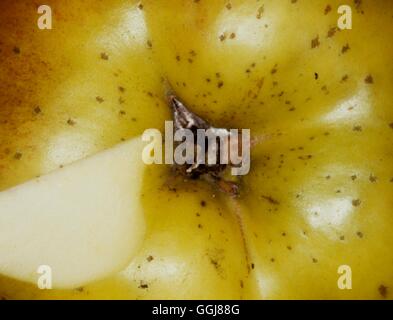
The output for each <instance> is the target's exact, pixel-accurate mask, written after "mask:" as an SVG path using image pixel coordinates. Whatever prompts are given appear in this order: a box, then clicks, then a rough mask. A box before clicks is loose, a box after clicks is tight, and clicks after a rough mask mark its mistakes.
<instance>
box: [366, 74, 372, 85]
mask: <svg viewBox="0 0 393 320" xmlns="http://www.w3.org/2000/svg"><path fill="white" fill-rule="evenodd" d="M364 82H365V83H367V84H372V83H374V79H373V77H372V76H371V74H369V75H368V76H367V77H366V78H365V79H364Z"/></svg>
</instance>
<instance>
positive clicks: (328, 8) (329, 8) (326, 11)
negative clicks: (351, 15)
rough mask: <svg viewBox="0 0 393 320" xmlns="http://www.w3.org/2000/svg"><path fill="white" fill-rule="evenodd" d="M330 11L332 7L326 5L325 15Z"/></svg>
mask: <svg viewBox="0 0 393 320" xmlns="http://www.w3.org/2000/svg"><path fill="white" fill-rule="evenodd" d="M330 11H332V7H331V6H330V4H328V5H327V6H326V8H325V14H328V13H329V12H330Z"/></svg>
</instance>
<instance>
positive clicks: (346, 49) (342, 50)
mask: <svg viewBox="0 0 393 320" xmlns="http://www.w3.org/2000/svg"><path fill="white" fill-rule="evenodd" d="M349 49H350V48H349V44H348V43H347V44H346V45H345V46H343V47H342V49H341V53H345V52H347V51H348V50H349Z"/></svg>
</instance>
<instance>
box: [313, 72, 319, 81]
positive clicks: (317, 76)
mask: <svg viewBox="0 0 393 320" xmlns="http://www.w3.org/2000/svg"><path fill="white" fill-rule="evenodd" d="M318 78H319V75H318V73H316V72H314V79H315V80H318Z"/></svg>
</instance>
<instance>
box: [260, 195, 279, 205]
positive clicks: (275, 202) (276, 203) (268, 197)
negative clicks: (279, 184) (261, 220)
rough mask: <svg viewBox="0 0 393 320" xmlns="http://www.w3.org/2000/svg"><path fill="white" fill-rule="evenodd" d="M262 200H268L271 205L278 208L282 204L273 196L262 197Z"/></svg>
mask: <svg viewBox="0 0 393 320" xmlns="http://www.w3.org/2000/svg"><path fill="white" fill-rule="evenodd" d="M261 198H262V199H265V200H267V201H268V202H269V203H270V204H273V205H276V206H278V205H279V204H280V202H279V201H278V200H276V199H274V198H273V197H271V196H265V195H262V196H261Z"/></svg>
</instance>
